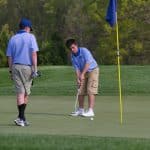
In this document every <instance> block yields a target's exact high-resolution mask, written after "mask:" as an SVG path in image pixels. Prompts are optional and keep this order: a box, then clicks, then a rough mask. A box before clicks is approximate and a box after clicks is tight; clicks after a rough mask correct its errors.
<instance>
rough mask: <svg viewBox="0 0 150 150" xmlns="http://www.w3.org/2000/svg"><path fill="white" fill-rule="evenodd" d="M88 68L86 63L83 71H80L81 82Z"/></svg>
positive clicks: (88, 65)
mask: <svg viewBox="0 0 150 150" xmlns="http://www.w3.org/2000/svg"><path fill="white" fill-rule="evenodd" d="M89 67H90V64H88V63H86V64H85V66H84V69H83V71H82V72H81V74H80V80H81V81H82V80H84V78H85V73H86V72H87V71H88V69H89Z"/></svg>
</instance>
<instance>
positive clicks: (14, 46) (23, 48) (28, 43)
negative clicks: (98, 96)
mask: <svg viewBox="0 0 150 150" xmlns="http://www.w3.org/2000/svg"><path fill="white" fill-rule="evenodd" d="M21 31H22V32H18V33H17V34H16V35H14V36H12V37H11V39H10V40H9V43H8V47H7V52H6V56H9V57H11V58H12V64H24V65H32V52H36V51H38V50H39V48H38V45H37V42H36V38H35V36H34V35H33V34H31V33H28V32H25V31H24V30H21Z"/></svg>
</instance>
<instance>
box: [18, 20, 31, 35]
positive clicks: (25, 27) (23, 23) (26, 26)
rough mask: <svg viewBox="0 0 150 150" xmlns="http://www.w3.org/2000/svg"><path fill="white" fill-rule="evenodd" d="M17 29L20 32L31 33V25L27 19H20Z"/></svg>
mask: <svg viewBox="0 0 150 150" xmlns="http://www.w3.org/2000/svg"><path fill="white" fill-rule="evenodd" d="M19 29H20V30H25V31H27V32H30V31H32V23H31V21H30V20H29V19H26V18H22V19H21V21H20V23H19Z"/></svg>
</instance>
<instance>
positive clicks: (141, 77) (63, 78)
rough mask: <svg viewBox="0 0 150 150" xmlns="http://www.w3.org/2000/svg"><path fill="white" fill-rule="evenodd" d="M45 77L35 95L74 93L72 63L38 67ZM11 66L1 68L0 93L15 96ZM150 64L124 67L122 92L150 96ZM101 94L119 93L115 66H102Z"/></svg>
mask: <svg viewBox="0 0 150 150" xmlns="http://www.w3.org/2000/svg"><path fill="white" fill-rule="evenodd" d="M39 69H40V70H41V72H42V77H41V78H38V79H36V80H35V81H34V86H33V88H32V95H49V96H52V95H53V96H54V95H55V96H59V95H60V96H61V95H62V96H63V95H74V93H75V91H76V83H75V75H74V71H73V68H72V67H70V66H45V67H39ZM7 70H8V69H0V95H13V94H14V90H13V89H14V87H13V84H12V82H11V81H10V80H9V73H8V71H7ZM149 74H150V66H121V79H122V94H123V95H150V88H149V83H150V77H149ZM99 82H100V88H99V94H100V95H103V96H108V95H112V96H113V95H118V74H117V67H116V66H100V80H99Z"/></svg>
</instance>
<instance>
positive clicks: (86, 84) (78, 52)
mask: <svg viewBox="0 0 150 150" xmlns="http://www.w3.org/2000/svg"><path fill="white" fill-rule="evenodd" d="M66 46H67V47H68V48H69V49H70V50H71V52H72V54H71V60H72V65H73V67H74V69H75V72H76V80H77V84H78V87H79V97H78V101H79V108H78V109H77V110H76V111H75V112H73V113H72V114H71V115H72V116H84V117H93V116H94V115H95V114H94V103H95V95H96V94H98V79H99V68H98V64H97V62H96V60H95V59H94V58H93V56H92V54H91V52H90V51H89V50H88V49H87V48H84V47H78V44H77V42H76V40H75V39H68V40H67V41H66ZM85 95H88V110H87V111H84V97H85Z"/></svg>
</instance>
